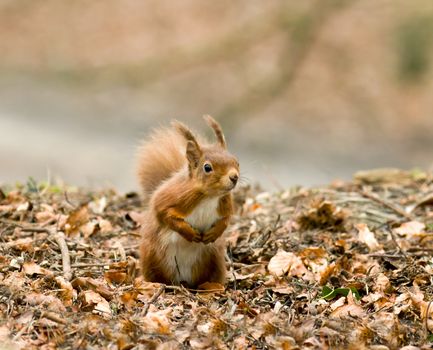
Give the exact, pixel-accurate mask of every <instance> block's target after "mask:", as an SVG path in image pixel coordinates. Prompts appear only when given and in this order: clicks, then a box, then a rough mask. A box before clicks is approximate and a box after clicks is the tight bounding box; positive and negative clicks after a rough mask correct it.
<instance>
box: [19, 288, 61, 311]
mask: <svg viewBox="0 0 433 350" xmlns="http://www.w3.org/2000/svg"><path fill="white" fill-rule="evenodd" d="M24 300H25V302H26V303H28V304H29V305H32V306H39V307H40V306H45V307H46V308H47V309H48V310H50V311H54V312H58V313H62V312H65V311H66V308H65V306H64V305H63V303H62V302H61V301H60V299H59V298H57V297H55V296H53V295H44V294H41V293H36V292H32V293H28V294H26V296H25V298H24Z"/></svg>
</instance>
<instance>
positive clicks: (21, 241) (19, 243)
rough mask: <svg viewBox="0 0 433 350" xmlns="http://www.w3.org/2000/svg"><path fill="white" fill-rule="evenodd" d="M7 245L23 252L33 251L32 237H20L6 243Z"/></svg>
mask: <svg viewBox="0 0 433 350" xmlns="http://www.w3.org/2000/svg"><path fill="white" fill-rule="evenodd" d="M6 247H8V248H13V249H16V250H19V251H21V252H29V253H30V252H33V249H34V248H33V239H32V238H30V237H25V238H18V239H16V240H14V241H12V242H8V243H6Z"/></svg>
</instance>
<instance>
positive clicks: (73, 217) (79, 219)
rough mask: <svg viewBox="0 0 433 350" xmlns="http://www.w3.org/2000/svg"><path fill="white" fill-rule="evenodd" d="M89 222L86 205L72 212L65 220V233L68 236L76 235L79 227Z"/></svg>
mask: <svg viewBox="0 0 433 350" xmlns="http://www.w3.org/2000/svg"><path fill="white" fill-rule="evenodd" d="M88 221H89V210H88V208H87V206H86V205H84V206H82V207H80V208H78V209H76V210H74V211H73V212H72V213H71V214H69V217H68V219H67V220H66V225H65V231H66V234H67V235H68V236H74V235H76V234H78V232H79V229H80V227H81V226H83V225H85V224H87V222H88Z"/></svg>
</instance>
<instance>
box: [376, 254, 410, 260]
mask: <svg viewBox="0 0 433 350" xmlns="http://www.w3.org/2000/svg"><path fill="white" fill-rule="evenodd" d="M368 256H370V257H372V258H391V259H403V258H407V256H405V255H393V254H380V253H372V254H368Z"/></svg>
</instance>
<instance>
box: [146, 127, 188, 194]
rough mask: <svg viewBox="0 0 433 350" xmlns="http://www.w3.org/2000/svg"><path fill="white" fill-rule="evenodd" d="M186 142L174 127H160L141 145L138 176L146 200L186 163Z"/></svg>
mask: <svg viewBox="0 0 433 350" xmlns="http://www.w3.org/2000/svg"><path fill="white" fill-rule="evenodd" d="M186 142H187V141H186V139H185V138H184V137H183V136H182V135H181V134H180V133H179V132H178V131H177V130H175V129H174V128H160V129H155V130H154V131H153V132H152V133H151V135H150V136H149V138H148V139H147V140H146V141H145V142H144V143H143V144H142V145H141V146H140V148H139V150H138V178H139V181H140V185H141V188H142V190H143V194H144V201H145V202H147V201H148V200H149V198H150V196H151V194H152V193H153V192H154V191H155V189H156V188H157V187H158V186H159V185H160V184H161V183H162V182H163V181H165V180H167V179H168V178H170V176H171V175H172V174H173V173H175V172H177V171H178V170H180V169H181V168H182V167H184V166H185V165H186V163H187V160H186V157H185V150H186Z"/></svg>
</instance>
